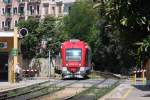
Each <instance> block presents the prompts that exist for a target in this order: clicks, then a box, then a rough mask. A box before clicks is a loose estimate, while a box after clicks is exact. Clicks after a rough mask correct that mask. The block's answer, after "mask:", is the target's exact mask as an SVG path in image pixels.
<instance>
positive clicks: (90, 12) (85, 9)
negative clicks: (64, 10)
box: [63, 0, 97, 45]
mask: <svg viewBox="0 0 150 100" xmlns="http://www.w3.org/2000/svg"><path fill="white" fill-rule="evenodd" d="M96 19H97V11H96V10H95V9H93V2H92V0H79V1H78V2H77V3H75V4H74V5H73V6H72V8H71V10H70V12H69V15H68V16H66V17H65V18H64V20H63V22H64V30H63V31H64V32H65V33H67V34H68V35H69V37H70V38H77V39H80V40H84V41H86V42H88V43H89V44H91V45H92V44H93V41H95V38H96V32H97V29H96V25H95V24H96Z"/></svg>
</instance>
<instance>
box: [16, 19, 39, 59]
mask: <svg viewBox="0 0 150 100" xmlns="http://www.w3.org/2000/svg"><path fill="white" fill-rule="evenodd" d="M38 25H39V21H38V20H37V19H34V18H30V19H28V20H26V21H25V20H22V21H20V22H19V23H18V27H19V28H20V29H21V28H27V29H28V36H26V37H25V38H24V39H22V44H21V53H22V54H23V57H24V58H30V59H31V58H33V57H34V56H35V55H36V51H35V50H36V47H37V44H38V42H39V40H38V37H37V36H38V35H37V32H36V28H37V27H38Z"/></svg>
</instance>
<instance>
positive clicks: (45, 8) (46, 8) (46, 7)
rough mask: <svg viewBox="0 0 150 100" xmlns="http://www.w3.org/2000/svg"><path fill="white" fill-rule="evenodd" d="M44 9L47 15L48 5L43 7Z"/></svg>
mask: <svg viewBox="0 0 150 100" xmlns="http://www.w3.org/2000/svg"><path fill="white" fill-rule="evenodd" d="M44 11H45V15H47V14H48V6H45V7H44Z"/></svg>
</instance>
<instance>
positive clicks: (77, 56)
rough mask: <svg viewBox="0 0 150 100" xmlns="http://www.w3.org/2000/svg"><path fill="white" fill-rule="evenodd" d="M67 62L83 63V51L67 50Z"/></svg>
mask: <svg viewBox="0 0 150 100" xmlns="http://www.w3.org/2000/svg"><path fill="white" fill-rule="evenodd" d="M66 61H81V49H66Z"/></svg>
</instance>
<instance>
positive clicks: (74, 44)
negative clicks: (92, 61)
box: [62, 39, 89, 48]
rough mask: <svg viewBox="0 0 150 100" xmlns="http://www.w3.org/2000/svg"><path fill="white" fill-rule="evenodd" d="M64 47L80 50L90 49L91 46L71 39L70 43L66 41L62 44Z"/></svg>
mask: <svg viewBox="0 0 150 100" xmlns="http://www.w3.org/2000/svg"><path fill="white" fill-rule="evenodd" d="M62 46H64V47H66V48H78V47H86V48H89V46H88V44H87V43H86V42H84V41H80V40H78V39H71V40H69V41H65V42H63V43H62Z"/></svg>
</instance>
